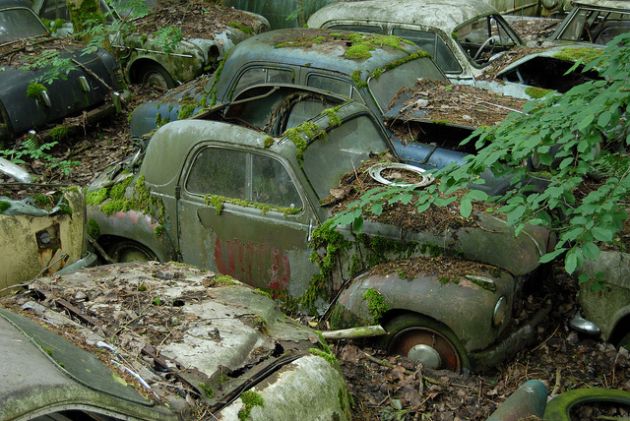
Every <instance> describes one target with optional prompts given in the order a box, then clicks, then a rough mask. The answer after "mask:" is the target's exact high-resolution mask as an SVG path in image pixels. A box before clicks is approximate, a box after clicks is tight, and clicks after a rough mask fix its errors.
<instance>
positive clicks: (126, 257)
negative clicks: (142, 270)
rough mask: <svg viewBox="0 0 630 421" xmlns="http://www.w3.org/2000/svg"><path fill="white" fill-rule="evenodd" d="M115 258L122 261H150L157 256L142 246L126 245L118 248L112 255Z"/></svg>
mask: <svg viewBox="0 0 630 421" xmlns="http://www.w3.org/2000/svg"><path fill="white" fill-rule="evenodd" d="M112 257H113V259H114V260H115V261H117V262H120V263H129V262H148V261H150V260H155V257H154V256H153V255H152V254H150V253H148V252H147V251H145V250H143V249H141V248H140V247H134V246H133V245H125V246H123V247H120V248H119V249H117V250H116V251H115V253H114V255H113V256H112Z"/></svg>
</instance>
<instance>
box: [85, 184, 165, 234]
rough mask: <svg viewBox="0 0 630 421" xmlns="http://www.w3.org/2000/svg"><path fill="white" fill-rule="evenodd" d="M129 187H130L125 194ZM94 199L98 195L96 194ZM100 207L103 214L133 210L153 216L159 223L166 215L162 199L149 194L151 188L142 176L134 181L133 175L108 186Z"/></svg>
mask: <svg viewBox="0 0 630 421" xmlns="http://www.w3.org/2000/svg"><path fill="white" fill-rule="evenodd" d="M132 183H133V185H132ZM129 188H131V189H130V192H129V194H127V189H129ZM97 192H98V190H97ZM96 199H99V197H98V196H97V197H96ZM100 209H101V212H103V213H104V214H105V215H113V214H114V213H117V212H127V211H130V210H135V211H138V212H142V213H144V214H146V215H150V216H152V217H154V218H155V219H156V220H157V221H158V222H159V223H160V224H161V225H163V224H164V218H165V215H166V210H165V209H164V204H163V203H162V200H160V199H158V198H157V197H153V196H151V190H149V188H148V187H147V186H146V184H145V182H144V176H141V177H138V178H136V179H135V182H134V178H133V177H127V178H126V179H124V180H122V181H120V182H119V183H117V184H114V185H113V186H112V187H110V188H109V191H108V196H107V199H106V200H105V201H103V202H101V204H100Z"/></svg>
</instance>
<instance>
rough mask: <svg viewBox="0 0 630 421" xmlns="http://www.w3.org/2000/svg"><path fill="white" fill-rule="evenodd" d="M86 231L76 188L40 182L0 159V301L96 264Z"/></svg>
mask: <svg viewBox="0 0 630 421" xmlns="http://www.w3.org/2000/svg"><path fill="white" fill-rule="evenodd" d="M85 227H86V217H85V201H84V195H83V193H82V192H81V191H80V190H79V188H78V187H65V188H64V187H59V186H56V185H47V184H39V183H36V182H35V180H34V179H33V177H32V176H31V175H30V174H29V173H28V172H26V171H25V170H24V169H22V168H21V167H18V166H16V165H14V164H12V163H11V162H9V161H7V160H5V159H4V158H0V268H2V277H1V278H0V296H1V295H4V294H7V293H9V292H11V291H12V289H13V288H14V286H15V285H17V284H19V283H21V282H25V281H28V280H30V279H32V278H34V277H36V276H41V275H48V274H52V273H55V272H57V271H58V270H60V269H62V268H64V267H65V268H66V269H68V267H69V266H70V265H71V264H72V265H74V266H85V265H88V264H92V263H94V262H95V260H96V256H95V255H94V254H92V253H89V252H88V251H87V249H86V237H85Z"/></svg>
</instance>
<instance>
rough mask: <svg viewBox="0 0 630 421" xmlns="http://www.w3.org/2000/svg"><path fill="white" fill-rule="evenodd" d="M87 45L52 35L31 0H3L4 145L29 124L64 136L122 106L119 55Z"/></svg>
mask: <svg viewBox="0 0 630 421" xmlns="http://www.w3.org/2000/svg"><path fill="white" fill-rule="evenodd" d="M82 48H83V46H82V45H81V44H79V43H76V42H73V41H70V40H59V39H54V38H52V37H50V34H49V33H48V30H47V29H46V27H45V26H44V25H43V24H42V22H41V21H40V20H39V19H38V18H37V16H35V14H34V13H33V11H32V10H31V9H30V8H29V3H28V2H27V1H26V0H2V1H0V145H2V144H3V143H6V142H8V141H9V140H12V139H14V138H15V137H16V136H19V135H21V134H22V133H24V132H27V131H29V130H45V131H46V134H48V133H51V132H50V131H48V129H52V130H54V129H57V130H55V131H54V132H52V133H56V136H57V137H59V136H61V137H63V136H65V135H66V134H67V132H68V130H69V129H70V126H74V127H85V123H86V122H90V121H95V120H98V119H102V118H104V117H106V116H108V115H109V114H110V113H112V112H113V111H115V110H116V108H117V107H119V106H120V95H119V93H118V91H120V89H121V88H122V86H121V84H120V80H119V79H120V70H119V67H118V64H117V63H116V60H115V59H114V58H113V57H112V56H111V54H109V53H107V52H106V51H104V50H102V49H98V50H97V51H96V52H94V53H90V54H84V53H83V51H82ZM77 116H79V117H81V118H74V119H72V120H73V121H72V122H70V121H66V122H63V120H64V119H65V118H66V117H77ZM55 123H60V125H59V126H58V128H57V127H53V125H54V124H55Z"/></svg>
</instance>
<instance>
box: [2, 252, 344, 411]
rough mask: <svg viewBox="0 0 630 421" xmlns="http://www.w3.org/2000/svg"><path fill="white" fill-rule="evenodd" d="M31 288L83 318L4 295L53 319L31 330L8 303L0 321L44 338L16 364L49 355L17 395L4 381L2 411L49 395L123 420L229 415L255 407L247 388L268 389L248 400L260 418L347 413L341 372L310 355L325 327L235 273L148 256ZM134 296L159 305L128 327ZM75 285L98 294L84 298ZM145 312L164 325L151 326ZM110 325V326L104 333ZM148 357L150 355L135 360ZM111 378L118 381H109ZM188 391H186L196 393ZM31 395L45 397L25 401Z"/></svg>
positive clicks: (34, 314) (52, 400) (32, 314)
mask: <svg viewBox="0 0 630 421" xmlns="http://www.w3.org/2000/svg"><path fill="white" fill-rule="evenodd" d="M58 282H61V284H59V283H58ZM105 284H107V285H108V286H107V288H105V289H102V287H103V286H104V285H105ZM29 287H30V288H32V289H34V290H37V291H46V292H45V295H48V296H53V295H54V296H55V297H57V300H60V301H61V302H64V303H67V304H64V305H66V309H69V310H68V311H70V312H71V313H72V314H74V316H77V315H78V316H79V319H78V320H80V321H82V323H81V324H80V323H77V322H75V321H73V320H71V319H70V318H69V317H67V316H66V315H65V314H64V313H63V310H62V311H56V310H55V309H54V308H53V307H47V306H46V304H45V303H39V302H37V301H33V299H32V297H29V295H28V293H26V294H24V295H18V296H15V297H12V298H11V299H10V300H5V301H4V304H5V305H11V306H12V307H13V308H16V307H17V306H20V307H21V308H22V309H23V310H22V311H25V312H26V313H27V315H28V317H29V318H33V319H35V320H36V321H40V322H41V323H44V327H41V326H37V325H36V327H30V325H34V324H35V323H34V322H33V321H31V320H28V319H26V318H25V317H24V316H18V315H16V314H14V313H11V312H9V311H8V310H6V309H1V310H0V312H1V315H2V317H3V319H0V327H5V326H4V325H3V324H2V322H4V320H10V321H11V322H12V324H14V325H15V324H17V325H18V326H19V327H20V330H21V331H22V332H20V333H21V334H22V335H25V336H27V337H31V338H32V340H33V342H34V343H35V344H37V345H39V349H38V350H37V351H30V352H29V354H28V356H25V355H24V354H12V358H13V361H12V362H11V364H13V366H14V367H15V369H16V370H17V371H18V372H20V371H23V370H24V364H25V363H28V360H30V359H31V358H32V359H34V360H39V361H40V362H39V364H40V365H42V366H44V369H43V370H42V371H43V373H44V374H46V376H45V377H43V378H41V379H38V378H37V377H35V376H31V377H29V376H28V375H23V376H21V377H22V378H24V379H25V381H22V382H21V389H20V390H19V393H16V391H15V390H14V389H12V388H11V387H10V386H11V383H6V382H2V383H3V384H2V387H0V402H3V400H4V402H3V403H6V405H2V406H0V414H1V415H4V416H3V417H2V419H6V417H7V416H8V419H13V418H12V417H13V416H18V417H19V416H21V415H22V416H23V415H24V414H26V413H29V412H32V411H34V410H36V407H39V406H43V405H42V401H43V400H47V402H46V403H47V404H48V405H49V406H53V407H55V406H56V407H60V406H61V405H62V404H68V405H67V406H66V407H65V408H64V409H66V410H68V409H73V405H75V406H78V405H81V404H82V405H84V406H85V407H84V408H83V410H91V409H92V408H91V407H90V405H94V406H95V407H96V408H98V409H99V410H95V411H94V412H97V413H98V412H101V413H102V412H104V411H109V413H110V415H112V416H115V417H117V418H120V417H121V415H127V416H131V417H134V418H137V419H143V420H145V419H146V420H157V419H165V418H166V419H181V418H180V417H183V418H184V419H191V418H196V417H197V416H199V414H200V413H201V412H199V413H197V415H194V414H195V412H191V411H194V410H195V408H196V407H200V408H201V411H204V410H205V411H210V412H212V413H214V414H215V415H216V416H217V417H219V419H238V418H239V415H238V413H239V412H241V410H242V409H243V408H244V407H245V406H246V405H251V403H245V402H244V399H241V398H240V397H239V395H240V394H241V393H242V392H243V391H244V390H245V389H249V390H250V392H249V393H250V394H256V395H258V396H259V397H260V398H262V403H261V404H260V405H259V406H258V407H256V408H250V409H252V413H251V417H252V419H254V420H255V419H287V417H289V416H292V415H293V414H296V413H298V414H300V415H301V416H302V418H303V419H305V420H320V419H331V418H335V419H341V420H344V419H347V418H348V417H349V412H348V411H349V400H348V395H347V389H346V386H345V383H344V381H343V378H342V376H341V373H340V372H339V371H338V370H337V368H336V367H334V366H333V365H331V363H330V362H328V361H326V360H325V359H323V358H322V357H320V356H316V355H310V351H309V350H310V349H317V345H316V344H317V342H318V341H319V339H318V337H317V335H316V334H315V332H313V331H312V330H310V329H308V328H306V327H303V326H301V325H299V324H297V323H295V322H294V321H293V320H291V319H289V318H288V317H287V316H285V315H283V314H282V313H281V312H280V311H279V310H278V308H277V306H276V305H275V303H274V302H273V301H272V300H271V299H269V298H268V297H266V296H265V295H264V294H261V293H259V292H257V291H255V290H254V289H252V288H249V287H246V286H244V285H243V284H241V283H240V282H239V281H236V280H234V279H232V278H230V277H220V276H215V275H214V274H213V273H211V272H206V271H201V270H198V269H194V268H192V267H189V266H186V265H182V264H175V263H170V264H166V265H161V264H157V263H145V264H127V265H110V266H101V267H97V268H92V269H88V270H83V271H79V272H76V273H74V274H71V275H64V276H63V277H62V279H60V280H55V281H53V279H52V278H42V279H38V280H35V281H33V282H32V283H31V284H30V286H29ZM114 291H116V292H114ZM112 292H114V295H111V294H112ZM128 293H131V294H134V295H137V294H140V295H139V296H137V297H136V299H135V301H134V302H136V303H137V302H138V300H140V301H146V303H145V304H148V305H149V308H147V309H146V311H147V312H146V313H141V314H140V315H139V317H138V318H137V319H136V320H135V321H134V320H129V323H126V329H124V330H118V329H117V328H116V327H115V326H114V325H112V324H111V322H112V318H113V319H114V320H116V319H121V318H126V317H128V316H129V315H130V314H131V313H129V312H134V311H135V310H134V308H136V307H135V304H134V303H132V302H129V301H127V299H126V298H125V297H126V294H128ZM77 294H79V295H82V296H85V297H88V299H87V300H84V301H77V298H76V297H77V296H79V295H77ZM156 297H157V298H156ZM64 300H65V301H64ZM156 300H159V301H156ZM70 303H74V304H70ZM151 307H152V308H151ZM144 317H147V318H149V319H152V320H161V322H160V323H164V324H150V327H149V326H145V324H144V323H143V322H142V320H141V319H143V318H144ZM44 321H45V322H44ZM136 322H139V323H136ZM167 326H170V327H167ZM46 327H47V328H48V329H50V330H47V329H46ZM147 327H148V329H147ZM112 329H113V330H112ZM164 329H166V330H164ZM7 330H8V329H7ZM110 330H111V332H110ZM168 330H170V333H168ZM58 331H70V332H73V334H72V335H70V336H68V337H67V338H68V339H69V340H68V339H64V338H61V337H59V336H57V334H56V333H55V332H58ZM106 332H110V334H108V335H107V336H106V338H105V336H103V335H104V334H106ZM3 333H4V331H3ZM12 334H13V335H15V333H12ZM22 342H29V341H28V339H27V340H26V341H24V339H22ZM29 345H31V344H30V343H29ZM77 345H78V346H81V347H82V348H84V349H80V348H78V347H77ZM31 346H32V345H31ZM108 350H109V352H108ZM34 354H35V355H34ZM37 354H39V358H38V355H37ZM46 354H48V355H46ZM3 355H5V353H3ZM138 355H143V358H141V359H139V360H136V359H135V358H134V357H135V356H138ZM25 357H28V358H27V359H26V360H25ZM99 359H100V360H105V361H107V362H108V364H107V366H104V365H103V364H102V362H101V361H99ZM110 360H111V361H110ZM5 361H6V359H3V363H4V362H5ZM131 361H135V362H134V363H130V362H131ZM121 365H122V366H125V367H126V369H127V370H131V371H132V372H134V373H136V379H138V378H140V379H142V381H141V382H140V383H138V382H134V381H133V380H132V378H130V377H126V376H124V372H125V370H126V369H120V368H118V369H117V368H116V367H120V366H121ZM156 367H157V368H156ZM51 369H52V370H51ZM162 372H168V373H169V376H168V377H166V378H165V377H163V376H162V375H161V373H162ZM49 373H50V375H48V374H49ZM53 374H56V375H53ZM127 374H129V371H127ZM6 375H7V372H6V371H4V370H3V371H2V376H6ZM18 378H19V377H18ZM117 378H118V379H119V380H116V379H117ZM121 378H126V381H123V380H122V379H121ZM26 380H28V381H26ZM38 380H39V382H38ZM51 381H52V382H54V384H57V385H59V386H60V387H58V388H57V389H56V392H55V393H50V392H48V393H42V392H41V389H43V387H42V386H45V385H46V383H48V382H51ZM86 382H87V384H86ZM112 382H113V383H112ZM143 382H144V387H143V385H142V383H143ZM109 383H112V384H113V386H106V385H108V384H109ZM121 383H122V384H121ZM40 384H42V386H40ZM49 390H50V389H49ZM137 391H139V392H140V394H138V392H137ZM181 392H183V393H185V394H187V395H188V396H187V397H186V400H184V398H183V395H178V393H181ZM29 394H33V395H35V396H37V397H35V396H33V397H32V398H31V399H24V397H25V396H27V397H28V396H29ZM16 395H17V396H16ZM160 402H161V403H160ZM162 403H164V404H166V405H164V404H162ZM252 406H253V405H252ZM3 411H5V412H3Z"/></svg>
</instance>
